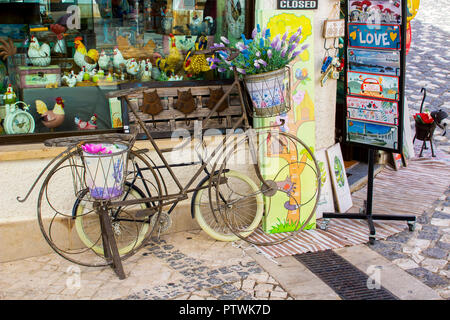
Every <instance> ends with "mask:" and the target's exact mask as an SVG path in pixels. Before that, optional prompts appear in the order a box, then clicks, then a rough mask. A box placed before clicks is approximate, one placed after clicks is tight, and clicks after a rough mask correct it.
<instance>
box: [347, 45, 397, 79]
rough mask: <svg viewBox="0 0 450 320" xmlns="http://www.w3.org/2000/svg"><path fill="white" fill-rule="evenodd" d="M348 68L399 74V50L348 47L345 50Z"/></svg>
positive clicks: (391, 74)
mask: <svg viewBox="0 0 450 320" xmlns="http://www.w3.org/2000/svg"><path fill="white" fill-rule="evenodd" d="M347 52H348V54H347V59H348V70H349V71H357V72H367V73H380V74H385V75H390V76H399V75H400V52H398V51H389V52H386V51H380V50H366V49H354V48H349V49H348V50H347Z"/></svg>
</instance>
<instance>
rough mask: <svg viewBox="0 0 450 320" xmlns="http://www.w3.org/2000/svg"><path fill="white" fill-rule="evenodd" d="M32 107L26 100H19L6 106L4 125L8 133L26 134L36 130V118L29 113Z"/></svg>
mask: <svg viewBox="0 0 450 320" xmlns="http://www.w3.org/2000/svg"><path fill="white" fill-rule="evenodd" d="M29 108H30V106H29V105H27V104H26V103H25V102H22V101H18V102H16V103H14V104H7V105H6V106H5V112H6V116H5V119H4V123H3V127H4V130H5V133H7V134H25V133H32V132H34V127H35V123H34V119H33V116H32V115H31V114H30V113H28V109H29Z"/></svg>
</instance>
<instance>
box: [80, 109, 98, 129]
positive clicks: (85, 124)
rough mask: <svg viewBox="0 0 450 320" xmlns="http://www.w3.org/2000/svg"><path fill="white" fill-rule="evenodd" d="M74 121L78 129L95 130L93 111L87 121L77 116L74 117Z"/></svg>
mask: <svg viewBox="0 0 450 320" xmlns="http://www.w3.org/2000/svg"><path fill="white" fill-rule="evenodd" d="M74 121H75V124H76V125H77V126H78V129H80V130H95V129H97V115H96V114H95V113H94V115H93V116H92V117H91V119H90V120H89V121H82V120H80V118H78V117H75V118H74Z"/></svg>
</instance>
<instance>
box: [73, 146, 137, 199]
mask: <svg viewBox="0 0 450 320" xmlns="http://www.w3.org/2000/svg"><path fill="white" fill-rule="evenodd" d="M81 148H82V150H83V152H82V153H83V163H84V167H85V182H86V185H87V187H88V188H89V192H90V194H91V196H92V198H94V199H96V200H110V199H114V198H117V197H119V196H121V195H122V193H123V190H124V183H125V176H126V174H127V173H126V168H127V164H128V163H127V161H128V151H129V146H128V145H126V144H124V143H87V144H84V145H82V146H81Z"/></svg>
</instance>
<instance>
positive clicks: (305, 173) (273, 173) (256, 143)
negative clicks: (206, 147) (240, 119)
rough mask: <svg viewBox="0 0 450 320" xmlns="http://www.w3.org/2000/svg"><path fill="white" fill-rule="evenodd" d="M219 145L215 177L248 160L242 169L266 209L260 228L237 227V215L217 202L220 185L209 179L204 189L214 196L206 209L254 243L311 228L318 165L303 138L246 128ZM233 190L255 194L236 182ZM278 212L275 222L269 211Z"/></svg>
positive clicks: (277, 239) (283, 238) (281, 238)
mask: <svg viewBox="0 0 450 320" xmlns="http://www.w3.org/2000/svg"><path fill="white" fill-rule="evenodd" d="M224 150H225V151H224V152H223V154H222V156H221V158H220V162H216V163H215V165H214V170H216V171H217V176H219V177H225V176H226V172H227V171H228V170H230V169H232V168H233V169H234V168H235V167H239V166H241V167H242V165H243V163H250V164H251V165H250V166H247V168H248V169H247V171H246V174H247V175H248V176H251V177H253V179H254V182H255V184H257V185H258V186H259V188H258V191H257V193H258V194H260V195H261V196H263V198H264V205H265V213H264V217H263V220H262V222H263V225H262V226H261V228H253V230H247V233H246V234H242V232H240V228H241V227H240V226H238V225H236V224H235V222H234V221H235V220H234V216H235V215H236V214H235V213H231V212H230V210H229V208H228V206H226V205H217V203H219V202H220V199H221V193H222V192H224V188H225V187H224V184H218V185H217V187H215V188H214V186H213V184H210V186H209V192H210V194H211V197H214V199H215V200H216V201H215V202H212V203H211V211H212V212H213V213H214V214H215V216H216V218H217V220H219V221H221V222H222V223H223V224H225V225H226V226H227V227H228V228H229V230H230V231H231V232H233V233H234V234H235V235H236V236H237V237H238V238H240V239H242V240H245V241H247V242H249V243H252V244H254V245H274V244H278V243H282V242H284V241H286V240H289V239H291V238H292V237H295V236H296V235H297V234H298V233H299V232H300V231H302V230H305V229H307V228H311V227H313V225H314V215H315V210H316V207H317V202H318V200H319V196H320V169H319V166H318V164H317V161H316V159H315V158H314V155H313V153H312V151H311V150H310V148H309V147H308V146H307V145H306V144H305V143H304V142H303V141H302V140H300V139H299V138H297V137H296V136H294V135H292V134H289V133H286V132H280V131H278V130H276V129H273V130H270V129H269V130H249V131H248V132H246V133H244V134H243V136H241V137H240V138H239V139H237V140H236V141H232V142H231V143H227V145H226V146H225V147H224ZM233 169H232V170H233ZM241 170H242V169H241ZM228 187H229V186H227V188H228ZM234 190H235V191H236V193H237V194H239V196H240V197H241V198H242V199H245V198H249V197H254V196H255V193H256V192H243V191H242V190H241V189H239V188H238V187H235V188H234ZM213 194H214V196H213ZM280 212H283V213H284V216H283V217H281V218H280V217H277V218H275V221H274V217H273V216H274V214H275V213H277V214H279V213H280ZM277 220H279V221H277ZM263 230H264V231H263ZM275 233H276V235H275Z"/></svg>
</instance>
